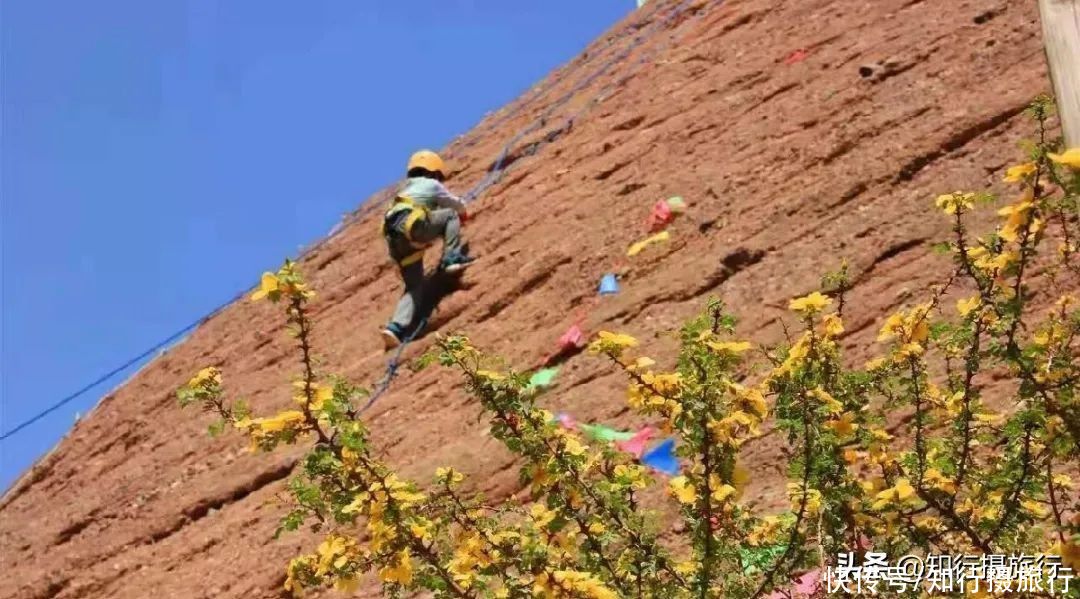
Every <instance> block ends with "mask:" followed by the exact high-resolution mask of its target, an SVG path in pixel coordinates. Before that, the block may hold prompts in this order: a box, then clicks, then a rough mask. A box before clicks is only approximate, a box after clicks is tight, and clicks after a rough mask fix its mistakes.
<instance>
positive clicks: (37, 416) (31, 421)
mask: <svg viewBox="0 0 1080 599" xmlns="http://www.w3.org/2000/svg"><path fill="white" fill-rule="evenodd" d="M246 293H247V291H244V292H243V293H239V294H237V295H236V296H235V297H233V298H232V299H230V300H229V301H227V302H225V303H223V304H221V305H219V306H218V307H216V308H214V309H213V310H212V311H211V312H210V313H209V314H207V315H206V316H203V317H202V318H200V319H198V320H196V321H195V322H192V323H191V324H189V325H187V326H186V327H184V328H182V329H180V330H178V331H176V332H175V333H173V334H171V335H169V336H168V337H166V338H165V339H162V340H161V341H159V342H157V343H155V344H154V345H153V346H152V347H150V349H148V350H146V351H144V352H143V353H141V354H139V355H137V356H135V357H134V358H131V359H130V360H128V361H127V362H124V363H123V364H121V365H119V366H117V367H116V368H113V369H112V370H110V371H109V372H107V373H105V374H103V375H101V376H99V377H98V378H96V379H94V381H93V382H91V383H88V384H87V385H85V386H84V387H82V388H81V389H79V390H78V391H75V392H74V393H71V394H69V395H67V396H66V397H64V398H63V399H61V400H60V401H58V402H56V403H54V404H53V405H51V406H49V407H47V408H45V409H44V410H42V411H40V412H38V413H37V414H35V415H34V416H32V417H30V419H28V420H26V421H24V422H22V423H20V424H19V425H18V426H16V427H15V428H13V429H11V430H9V431H7V432H6V433H3V434H2V435H0V441H4V440H5V439H7V438H8V437H11V436H13V435H15V434H16V433H18V432H19V431H21V430H23V429H24V428H26V427H28V426H30V425H31V424H34V423H35V422H37V421H38V420H41V419H42V418H44V417H46V416H48V415H49V414H52V413H53V412H55V411H56V410H59V409H60V408H62V407H64V406H65V405H67V404H69V403H71V402H72V401H74V400H76V399H78V398H79V397H81V396H82V395H84V394H85V393H87V392H88V391H90V390H91V389H93V388H94V387H97V386H98V385H100V384H102V383H104V382H105V381H107V380H109V379H111V378H112V377H114V376H116V375H118V374H120V373H121V372H123V371H125V370H127V369H128V368H131V367H132V366H134V365H136V364H138V363H139V362H141V361H142V360H143V359H145V358H147V357H149V356H150V355H152V354H153V353H155V352H157V351H159V350H161V349H163V348H165V347H167V346H169V345H171V344H172V343H173V342H174V341H176V340H177V339H180V338H181V337H183V336H184V335H186V334H188V333H189V332H191V331H192V330H194V329H195V328H196V327H198V326H199V325H201V324H202V323H204V322H206V321H207V320H209V319H210V318H213V317H214V316H215V315H217V314H218V313H220V312H221V311H222V310H224V309H225V308H227V307H229V306H231V305H232V304H233V303H235V302H236V301H237V300H239V299H240V298H242V297H244V295H245V294H246Z"/></svg>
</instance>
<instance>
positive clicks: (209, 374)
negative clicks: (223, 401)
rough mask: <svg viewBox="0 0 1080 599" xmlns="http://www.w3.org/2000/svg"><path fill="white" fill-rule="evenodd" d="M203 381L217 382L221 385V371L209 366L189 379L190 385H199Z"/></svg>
mask: <svg viewBox="0 0 1080 599" xmlns="http://www.w3.org/2000/svg"><path fill="white" fill-rule="evenodd" d="M203 383H216V384H219V385H220V384H221V371H220V370H218V369H217V368H214V367H213V366H207V367H206V368H203V369H202V370H200V371H199V372H198V373H197V374H196V375H195V376H194V377H192V378H191V380H190V381H188V387H198V386H200V385H202V384H203Z"/></svg>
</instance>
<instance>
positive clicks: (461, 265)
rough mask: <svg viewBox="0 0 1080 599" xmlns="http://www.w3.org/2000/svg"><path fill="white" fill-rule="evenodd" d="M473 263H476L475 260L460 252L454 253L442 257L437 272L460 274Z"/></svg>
mask: <svg viewBox="0 0 1080 599" xmlns="http://www.w3.org/2000/svg"><path fill="white" fill-rule="evenodd" d="M473 262H476V258H473V257H472V256H468V255H466V254H464V253H462V252H455V253H453V254H450V255H447V256H444V257H443V259H442V262H440V263H439V270H442V271H443V272H448V273H455V272H461V271H463V270H465V269H466V268H467V267H468V266H469V265H470V264H472V263H473Z"/></svg>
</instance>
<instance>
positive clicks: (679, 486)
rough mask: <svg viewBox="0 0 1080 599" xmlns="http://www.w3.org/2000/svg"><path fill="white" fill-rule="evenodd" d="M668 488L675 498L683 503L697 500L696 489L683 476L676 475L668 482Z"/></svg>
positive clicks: (686, 503) (687, 503)
mask: <svg viewBox="0 0 1080 599" xmlns="http://www.w3.org/2000/svg"><path fill="white" fill-rule="evenodd" d="M668 489H669V490H670V492H671V494H672V495H673V496H674V497H675V499H678V500H679V503H681V504H683V505H689V504H691V503H694V502H695V501H697V491H696V490H695V489H694V485H693V484H691V483H690V481H689V480H688V479H687V478H686V477H685V476H676V477H675V478H673V479H671V481H669V482H668Z"/></svg>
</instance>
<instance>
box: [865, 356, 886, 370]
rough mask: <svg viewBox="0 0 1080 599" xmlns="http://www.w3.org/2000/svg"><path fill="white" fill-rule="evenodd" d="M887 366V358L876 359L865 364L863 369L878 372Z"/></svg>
mask: <svg viewBox="0 0 1080 599" xmlns="http://www.w3.org/2000/svg"><path fill="white" fill-rule="evenodd" d="M885 364H887V362H886V360H885V358H874V359H873V360H870V361H869V362H867V363H866V364H864V365H863V368H865V369H866V370H877V369H878V368H881V367H882V366H884V365H885Z"/></svg>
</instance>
